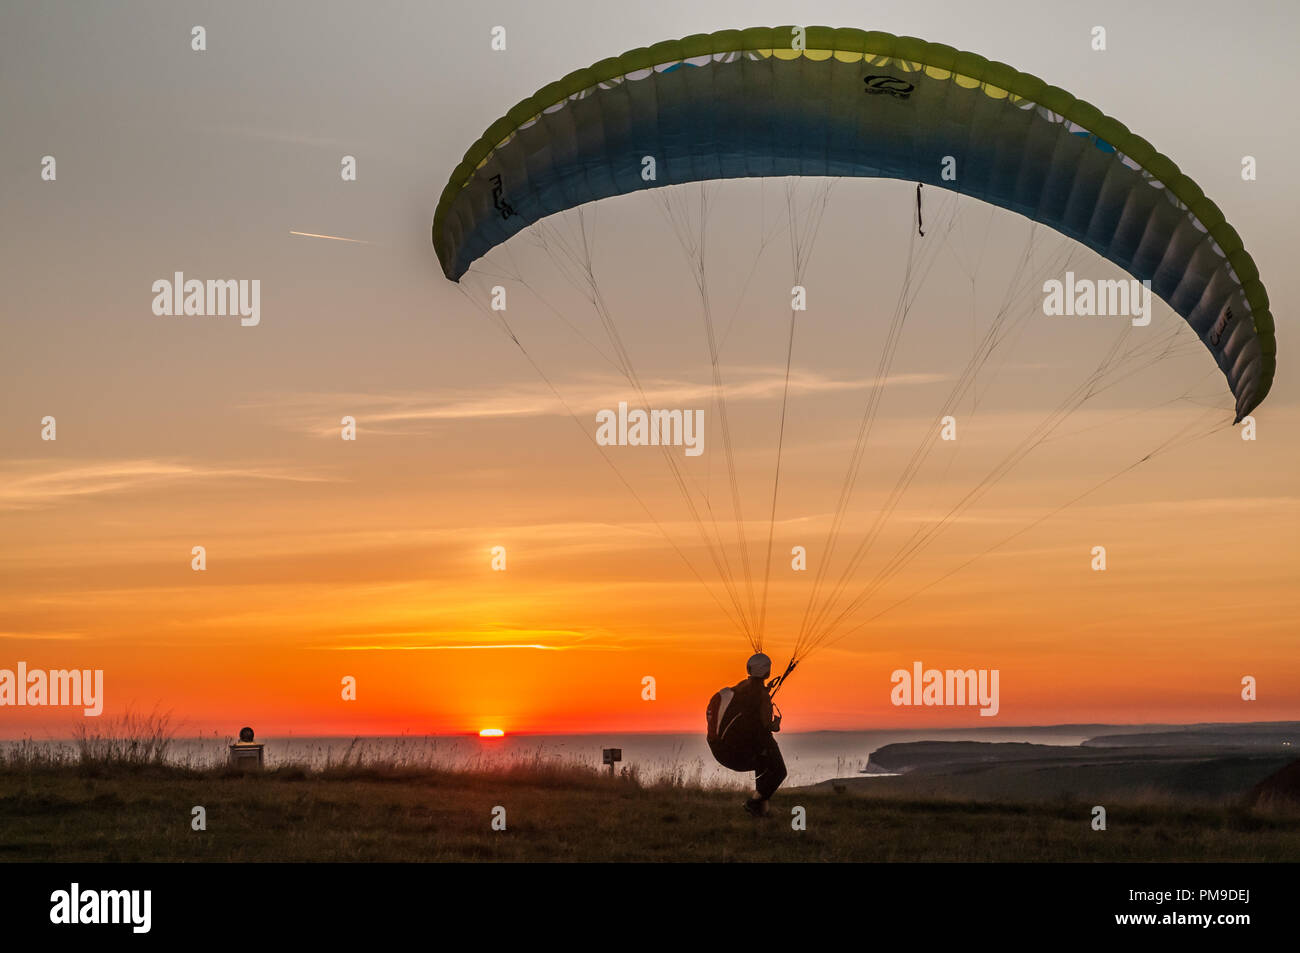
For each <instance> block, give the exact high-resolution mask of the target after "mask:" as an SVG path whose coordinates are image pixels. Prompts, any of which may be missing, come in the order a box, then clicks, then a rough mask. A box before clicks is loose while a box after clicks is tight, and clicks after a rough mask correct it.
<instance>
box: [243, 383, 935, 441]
mask: <svg viewBox="0 0 1300 953" xmlns="http://www.w3.org/2000/svg"><path fill="white" fill-rule="evenodd" d="M947 379H948V378H947V377H946V376H945V375H942V374H898V375H894V376H892V377H889V378H888V379H886V380H885V381H877V380H875V379H865V378H850V379H837V378H833V377H828V376H826V375H824V374H817V373H813V372H811V371H801V370H795V371H794V372H792V373H791V376H790V395H791V397H797V396H808V395H816V394H830V393H840V392H850V391H859V390H867V389H869V388H872V387H879V386H883V385H885V384H887V385H888V386H890V387H898V386H917V385H922V384H932V383H936V382H939V381H943V380H947ZM642 383H643V386H644V387H645V397H646V401H647V402H648V403H649V405H650V406H651V407H662V408H680V407H687V408H689V407H707V406H708V405H709V404H710V403H711V402H712V400H713V386H712V384H711V383H703V382H693V381H680V380H669V379H659V380H650V381H643V382H642ZM784 387H785V370H784V368H779V369H778V368H741V369H737V370H733V371H732V372H731V375H730V378H729V380H728V383H727V385H726V390H725V397H726V399H727V401H728V403H736V402H739V401H761V400H775V399H779V398H780V397H781V393H782V390H783V389H784ZM560 393H561V395H562V396H563V398H564V403H561V402H560V401H559V400H557V399H556V397H555V394H554V393H552V391H551V390H550V388H548V387H547V386H546V385H545V384H542V383H540V382H539V383H537V384H531V383H529V384H517V385H515V386H513V387H511V388H509V389H506V390H499V391H497V392H496V393H494V394H491V395H487V396H485V395H484V394H483V393H482V391H472V390H441V391H424V392H419V393H405V394H363V393H353V394H329V395H325V394H311V393H307V394H283V395H275V396H273V397H268V398H266V399H265V400H262V401H259V402H257V403H255V404H253V405H251V406H254V407H258V408H273V409H274V410H275V411H278V412H279V413H281V414H282V422H283V424H284V425H285V426H287V427H289V428H291V429H294V430H298V431H301V432H304V433H310V434H315V435H317V436H331V437H332V436H337V435H338V423H337V421H336V420H335V419H333V416H331V418H330V419H329V420H322V414H321V412H320V408H321V407H322V406H330V407H338V408H342V409H343V410H342V412H344V413H349V414H352V415H353V416H356V417H358V418H360V417H362V416H364V419H365V422H366V427H367V429H368V430H369V431H370V432H372V433H406V432H409V430H410V429H411V428H412V427H413V426H418V425H419V424H422V423H428V422H432V421H447V420H465V419H482V418H506V417H538V416H546V415H560V416H564V415H567V413H568V411H567V410H566V409H565V406H564V404H565V403H567V404H568V406H569V408H570V409H571V410H573V411H574V412H575V413H578V414H585V413H594V412H595V411H597V410H600V409H604V408H613V407H616V406H618V403H619V402H620V401H627V402H628V404H629V405H631V406H639V405H640V403H641V401H640V394H639V392H637V391H636V390H635V389H634V388H633V387H632V386H631V385H629V384H627V383H625V382H621V381H619V380H617V379H615V378H590V377H588V378H584V379H582V380H578V381H574V382H572V383H570V384H567V385H565V386H563V387H561V388H560ZM385 426H391V427H393V429H391V430H385V429H384V428H385Z"/></svg>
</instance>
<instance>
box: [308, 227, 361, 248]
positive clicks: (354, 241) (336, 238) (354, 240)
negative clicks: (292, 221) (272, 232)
mask: <svg viewBox="0 0 1300 953" xmlns="http://www.w3.org/2000/svg"><path fill="white" fill-rule="evenodd" d="M289 234H290V235H301V236H302V237H303V238H328V239H329V240H330V241H335V242H351V243H352V244H354V245H369V244H370V242H363V241H362V240H361V239H359V238H340V237H339V236H338V235H316V234H314V233H312V232H295V231H294V230H293V229H290V230H289Z"/></svg>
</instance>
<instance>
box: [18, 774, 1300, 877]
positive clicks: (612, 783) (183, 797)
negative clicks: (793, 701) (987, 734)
mask: <svg viewBox="0 0 1300 953" xmlns="http://www.w3.org/2000/svg"><path fill="white" fill-rule="evenodd" d="M881 780H887V779H881ZM873 784H874V782H871V781H868V782H867V783H865V784H862V783H858V784H837V785H830V784H828V785H825V786H819V787H817V788H802V789H789V790H782V791H781V792H779V793H778V794H777V796H776V798H775V799H774V800H773V802H772V808H773V810H772V813H771V815H770V816H769V817H767V818H763V819H759V820H756V819H753V818H750V817H749V816H747V815H746V814H745V813H744V812H743V811H742V810H741V802H742V801H743V799H744V796H743V794H741V793H739V792H736V791H722V790H707V789H701V788H690V787H679V786H668V785H662V786H654V785H642V784H640V783H638V782H637V781H636V780H635V779H625V778H613V779H611V778H606V777H603V776H600V775H599V774H596V773H595V772H590V771H580V770H575V769H572V768H568V769H556V770H533V771H531V772H530V771H516V772H513V773H509V774H505V775H490V774H483V773H452V772H434V771H423V772H421V771H392V770H384V769H378V768H376V769H366V768H359V769H353V768H348V769H341V770H335V771H333V772H328V771H327V772H309V771H305V770H302V769H287V770H280V771H272V772H267V773H265V774H261V775H237V774H232V773H230V772H227V771H224V770H213V771H192V770H184V769H173V768H169V767H163V766H131V767H110V768H99V767H86V766H80V767H79V766H75V765H68V766H62V767H57V768H44V769H39V770H35V769H33V770H23V769H21V768H15V767H12V766H9V767H5V768H4V769H3V770H0V859H3V860H18V861H45V860H52V861H737V860H741V861H759V860H769V861H770V860H780V861H1039V862H1041V861H1209V860H1223V861H1285V860H1290V861H1295V860H1297V859H1300V810H1297V809H1295V808H1291V807H1286V806H1282V807H1278V806H1276V805H1275V806H1272V807H1264V808H1260V807H1246V806H1245V805H1244V802H1241V801H1240V800H1239V799H1236V800H1234V799H1226V800H1222V799H1221V800H1219V801H1204V802H1181V803H1180V802H1179V801H1176V800H1170V799H1168V798H1153V797H1150V796H1145V797H1143V796H1134V797H1133V798H1131V799H1129V800H1128V801H1127V802H1126V801H1124V800H1115V801H1113V802H1108V803H1107V804H1106V810H1107V819H1106V830H1104V831H1096V830H1093V829H1092V825H1091V821H1092V808H1093V806H1094V805H1093V804H1091V803H1087V802H1086V801H1084V800H1070V799H1066V798H1057V799H1054V800H1025V801H1020V802H1016V803H1001V802H996V801H989V800H987V799H975V798H963V797H954V796H951V795H942V796H941V795H930V796H920V797H918V796H915V795H912V794H900V793H899V792H898V788H897V786H894V788H893V789H892V790H891V789H889V788H888V787H873ZM196 806H202V807H203V808H205V809H206V821H207V829H206V830H204V831H195V830H192V829H191V820H192V816H193V808H194V807H196ZM497 807H504V808H505V825H506V829H505V830H504V831H497V830H493V829H492V819H493V813H494V808H497ZM796 808H803V810H804V812H805V815H806V830H795V829H794V828H793V826H792V821H793V820H794V818H795V814H794V811H795V809H796ZM498 813H499V812H498Z"/></svg>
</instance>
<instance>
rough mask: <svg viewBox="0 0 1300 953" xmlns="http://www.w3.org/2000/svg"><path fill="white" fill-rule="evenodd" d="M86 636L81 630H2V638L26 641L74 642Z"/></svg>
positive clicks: (0, 634) (0, 633) (0, 637)
mask: <svg viewBox="0 0 1300 953" xmlns="http://www.w3.org/2000/svg"><path fill="white" fill-rule="evenodd" d="M84 638H85V636H84V635H82V634H81V633H80V632H0V639H11V640H20V641H24V642H73V641H76V640H77V639H84Z"/></svg>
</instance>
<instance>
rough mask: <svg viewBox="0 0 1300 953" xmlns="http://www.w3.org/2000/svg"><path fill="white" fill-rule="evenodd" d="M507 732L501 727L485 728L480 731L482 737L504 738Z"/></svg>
mask: <svg viewBox="0 0 1300 953" xmlns="http://www.w3.org/2000/svg"><path fill="white" fill-rule="evenodd" d="M505 734H506V733H505V732H504V731H502V730H501V729H500V728H484V729H483V730H482V731H480V732H479V733H478V736H479V737H480V738H504V737H505Z"/></svg>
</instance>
